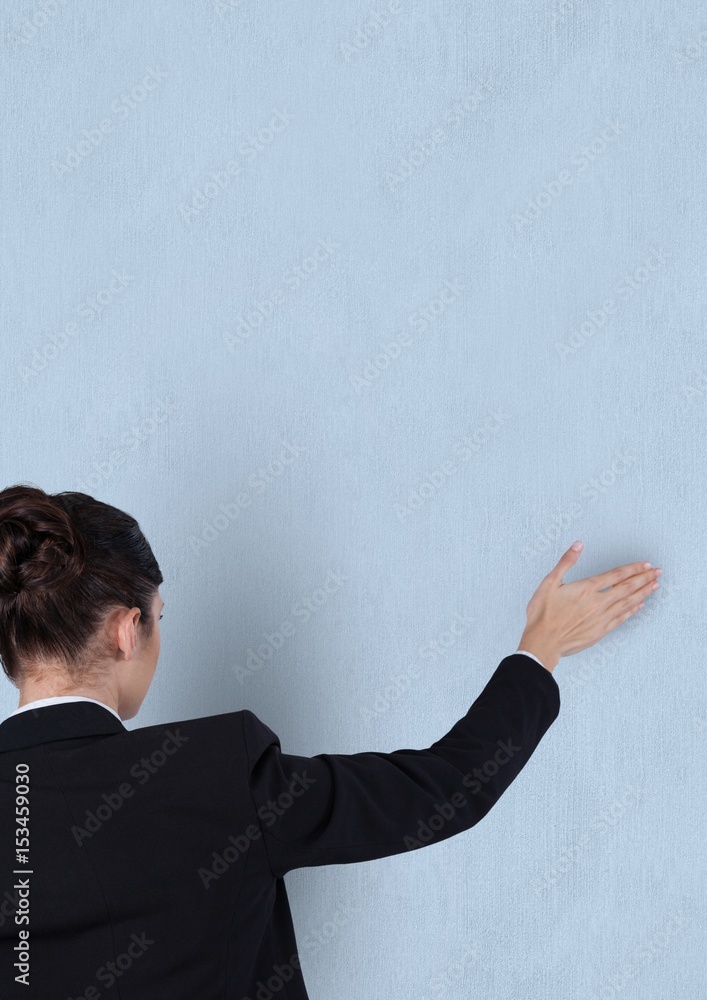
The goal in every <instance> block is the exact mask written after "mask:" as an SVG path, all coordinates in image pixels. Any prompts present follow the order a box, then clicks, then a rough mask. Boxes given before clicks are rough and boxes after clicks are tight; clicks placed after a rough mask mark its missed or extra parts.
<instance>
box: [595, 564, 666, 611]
mask: <svg viewBox="0 0 707 1000" xmlns="http://www.w3.org/2000/svg"><path fill="white" fill-rule="evenodd" d="M657 573H658V570H657V569H649V570H646V571H645V572H644V573H637V574H636V575H635V576H631V577H629V579H628V580H624V582H623V583H617V584H616V586H614V587H611V589H610V590H607V591H606V602H607V603H606V607H607V608H611V607H613V606H614V605H615V604H617V603H618V602H619V601H622V600H628V599H629V598H631V599H633V598H634V597H637V596H639V595H640V596H642V597H648V595H649V594H651V593H653V591H654V590H657V589H658V587H655V586H654V584H656V583H658V580H657Z"/></svg>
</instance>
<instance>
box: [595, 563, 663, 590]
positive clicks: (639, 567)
mask: <svg viewBox="0 0 707 1000" xmlns="http://www.w3.org/2000/svg"><path fill="white" fill-rule="evenodd" d="M650 568H651V565H650V563H645V562H635V563H627V564H626V565H625V566H616V567H615V568H614V569H609V570H607V571H606V573H599V574H598V575H597V576H588V577H586V578H585V582H586V583H591V584H592V586H594V585H596V587H597V589H598V590H603V589H604V588H605V587H615V586H616V584H617V583H622V582H623V581H624V580H628V579H629V578H630V577H632V576H635V575H636V574H637V573H643V572H645V570H647V569H650Z"/></svg>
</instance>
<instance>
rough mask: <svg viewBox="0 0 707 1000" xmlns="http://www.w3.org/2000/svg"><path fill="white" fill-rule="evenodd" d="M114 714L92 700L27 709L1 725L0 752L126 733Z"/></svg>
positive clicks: (10, 717) (0, 723)
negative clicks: (58, 741)
mask: <svg viewBox="0 0 707 1000" xmlns="http://www.w3.org/2000/svg"><path fill="white" fill-rule="evenodd" d="M127 732H128V730H127V729H126V728H125V726H124V725H123V723H122V722H121V721H120V720H119V719H116V717H115V716H114V715H113V713H112V712H109V711H108V709H107V708H103V707H102V706H101V705H96V704H95V703H94V702H92V701H69V702H65V703H64V704H62V705H44V706H42V707H41V708H28V709H27V711H26V712H19V713H18V714H17V715H11V716H9V717H8V718H7V719H5V720H4V721H3V722H0V753H2V752H3V751H5V750H22V749H24V748H25V747H33V746H37V745H38V744H40V743H53V742H54V741H55V740H72V739H76V738H77V737H81V736H113V735H115V734H116V733H127Z"/></svg>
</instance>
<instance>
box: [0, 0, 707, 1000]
mask: <svg viewBox="0 0 707 1000" xmlns="http://www.w3.org/2000/svg"><path fill="white" fill-rule="evenodd" d="M0 27H1V37H2V64H1V66H0V90H1V93H2V95H3V96H2V102H1V103H0V126H1V132H2V143H1V147H0V157H1V158H2V189H1V191H0V276H1V280H2V296H1V298H0V309H1V310H2V322H1V324H0V337H1V338H2V344H1V348H2V370H1V373H0V393H1V396H2V460H1V463H0V470H1V473H2V475H1V477H0V478H1V480H2V485H3V486H4V485H9V484H11V483H15V482H30V483H35V484H37V485H40V486H42V487H43V488H44V489H47V490H49V491H52V492H53V491H59V490H72V489H73V490H83V491H85V492H89V493H92V494H93V495H95V496H97V497H99V498H101V499H103V500H106V501H108V502H110V503H112V504H115V505H117V506H119V507H122V508H124V509H126V510H128V511H130V512H131V513H133V514H134V515H135V516H136V517H137V518H138V520H139V521H140V523H141V525H142V527H143V529H144V531H145V533H146V534H147V536H148V538H149V539H150V541H151V543H152V545H153V547H154V549H155V552H156V554H157V557H158V559H159V561H160V565H161V567H162V569H163V572H164V574H165V578H166V580H165V584H164V585H163V587H162V595H163V597H164V598H165V601H166V608H165V617H164V620H163V622H162V636H163V647H162V656H161V659H160V665H159V667H158V672H157V675H156V677H155V681H154V684H153V687H152V688H151V690H150V693H149V695H148V698H147V700H146V702H145V705H144V707H143V710H142V711H141V713H140V715H139V716H138V718H137V719H135V720H133V721H131V722H130V723H129V726H130V728H132V727H134V726H136V725H150V724H153V723H156V722H160V721H163V720H165V721H166V720H174V719H179V718H186V717H195V716H199V715H209V714H214V713H217V712H221V711H228V710H237V709H239V708H242V707H248V708H250V709H252V710H253V711H255V712H256V713H257V714H258V715H259V716H260V717H261V718H262V719H263V720H264V721H265V722H267V724H268V725H269V726H271V728H272V729H274V730H275V732H276V733H277V734H278V735H279V736H280V738H281V741H282V745H283V748H284V749H286V750H288V751H290V752H295V753H306V754H314V753H318V752H322V751H329V752H342V753H350V752H355V751H359V750H393V749H396V748H400V747H425V746H428V745H429V744H430V743H431V742H433V741H434V740H435V739H437V738H439V737H440V736H441V735H443V733H445V732H446V731H447V730H448V729H449V728H450V727H451V725H452V724H453V723H454V722H455V721H456V720H457V718H459V717H460V716H461V715H462V714H464V712H465V711H466V709H467V707H468V705H469V704H470V702H471V701H472V700H473V699H474V698H475V697H476V695H477V694H478V693H479V691H480V690H481V688H482V686H483V685H484V683H485V682H486V680H487V679H488V677H489V676H490V674H491V673H492V671H493V670H494V668H495V667H496V665H497V664H498V662H499V660H500V659H501V658H502V657H503V656H505V655H506V654H507V653H508V652H511V651H513V650H514V649H515V648H516V646H517V644H518V640H519V638H520V635H521V632H522V628H523V625H524V622H525V615H524V610H525V605H526V603H527V601H528V599H529V597H530V595H531V593H532V592H533V590H534V589H535V587H536V586H537V584H538V583H539V581H540V579H541V577H542V576H544V574H545V573H546V572H547V571H548V570H549V569H550V568H551V566H553V565H554V563H555V562H556V560H557V558H559V555H560V554H561V553H562V552H563V551H564V549H565V548H567V546H568V545H569V544H570V543H571V542H572V541H573V540H574V539H575V538H581V539H582V540H583V541H584V543H585V549H584V553H583V555H582V557H581V559H580V561H579V563H578V566H577V569H576V570H575V571H573V574H572V576H571V577H569V578H568V579H574V578H577V577H579V576H586V575H589V574H591V573H598V572H600V571H602V570H605V569H609V568H610V567H612V566H614V565H618V564H621V563H625V562H631V561H634V560H638V559H647V560H650V561H652V562H653V563H654V565H658V566H661V567H662V568H663V577H662V586H661V589H660V591H659V592H658V593H657V594H656V595H655V596H653V597H652V598H651V599H650V600H649V601H648V602H647V604H646V608H645V609H644V611H643V612H642V613H640V614H639V615H637V616H636V617H635V618H634V619H632V620H631V621H630V622H629V623H628V624H627V625H625V626H623V627H622V629H620V630H618V631H616V632H614V633H613V638H611V637H607V638H606V639H605V640H604V641H603V642H602V643H600V644H599V645H597V646H596V647H594V648H593V649H591V650H587V651H585V652H584V653H581V654H579V655H577V656H574V657H571V658H567V659H565V660H563V661H562V662H561V664H560V665H559V667H558V669H557V671H556V674H555V676H556V678H557V680H558V683H559V685H560V689H561V697H562V708H561V711H560V716H559V718H558V719H557V721H556V722H555V724H554V725H553V726H552V728H551V729H550V731H549V732H548V734H547V736H546V737H545V739H544V740H543V742H542V744H541V745H540V747H539V748H538V750H537V752H536V754H535V755H534V757H533V759H532V760H531V761H530V763H529V764H528V766H527V768H526V769H525V771H524V772H523V774H522V775H521V776H520V777H519V779H518V780H517V782H516V783H515V784H514V785H513V786H512V788H511V789H509V791H508V792H507V793H506V795H505V796H504V797H503V799H502V800H501V801H500V802H499V803H498V805H497V806H496V807H495V808H494V809H493V811H492V813H491V814H490V815H489V816H488V817H487V818H486V819H485V820H484V821H483V822H482V823H481V824H480V825H479V826H478V827H476V828H474V829H473V830H471V831H468V832H467V833H466V834H464V835H461V836H460V837H456V838H452V839H451V840H448V841H446V842H444V843H443V844H438V845H435V846H434V847H431V848H429V849H427V850H422V851H418V852H415V853H414V854H411V855H404V856H398V857H395V858H391V859H382V860H380V861H376V862H370V863H367V864H362V865H351V866H339V867H329V868H323V869H316V870H299V871H296V872H293V873H291V874H290V875H288V877H287V884H288V887H289V891H290V896H291V902H292V907H293V912H294V917H295V922H296V926H297V928H298V933H299V938H300V944H301V954H302V964H303V968H304V972H305V977H306V980H307V983H308V986H309V988H310V991H311V995H312V997H313V998H315V997H316V998H322V1000H324V998H330V997H334V996H336V997H339V998H342V1000H343V998H349V997H350V998H352V1000H353V998H359V997H376V998H381V1000H383V998H391V997H393V998H396V1000H408V998H412V997H419V998H425V997H428V998H431V997H437V998H441V997H449V998H451V997H462V996H463V997H481V998H484V1000H516V998H518V997H524V998H528V1000H573V998H584V997H586V998H604V997H614V996H621V997H641V998H642V1000H648V998H650V1000H663V998H665V997H675V998H677V1000H692V998H698V997H700V998H702V997H704V982H705V978H706V973H707V968H706V960H705V952H704V932H705V918H706V917H707V914H706V912H705V909H706V907H705V888H706V884H705V883H706V879H705V874H706V868H707V860H706V851H705V846H706V843H707V841H706V838H707V823H706V821H705V781H704V771H705V764H706V763H707V761H706V759H705V757H706V754H705V735H706V734H707V694H706V693H705V682H704V676H705V674H704V655H705V654H704V648H705V639H704V634H703V632H704V628H703V616H704V607H705V601H704V597H705V589H706V588H705V572H704V558H705V547H706V546H705V537H704V530H703V529H704V523H705V514H706V510H705V501H704V493H705V458H706V455H705V433H704V429H705V417H706V415H707V399H706V395H707V393H706V390H707V360H706V359H705V341H704V338H705V324H704V315H705V305H706V301H705V291H704V289H705V274H706V263H705V254H704V246H705V241H704V227H705V211H706V210H707V196H706V193H707V184H705V156H706V153H707V138H706V130H705V124H706V122H705V118H706V115H705V85H706V84H707V18H706V16H705V8H704V5H703V4H700V3H697V2H695V0H687V2H685V0H683V2H681V3H678V2H676V0H662V2H661V0H644V2H643V3H641V4H632V3H622V2H619V0H547V2H536V3H531V2H529V0H502V2H500V3H497V4H482V3H477V4H467V3H462V2H460V0H456V2H452V0H446V2H445V0H441V2H440V3H437V4H435V3H431V2H422V0H419V2H415V0H399V2H396V0H391V2H390V3H387V0H385V2H384V0H381V2H380V3H378V4H376V5H374V6H369V5H368V3H364V2H361V0H352V2H349V3H347V4H334V3H321V2H319V3H317V2H305V0H302V2H287V0H269V2H266V0H240V2H237V0H233V2H231V0H221V2H219V0H203V2H198V3H195V2H186V0H174V2H164V0H119V2H117V3H107V2H105V0H91V2H89V0H63V2H61V0H7V2H5V3H3V5H2V10H1V12H0ZM456 615H462V616H465V621H466V625H465V628H464V629H463V630H461V634H460V635H458V636H457V637H456V638H455V641H454V642H453V643H452V644H451V645H448V646H446V647H445V646H442V645H441V644H440V643H441V642H444V637H443V633H445V631H446V630H447V629H448V628H449V626H450V624H451V623H452V621H453V620H454V618H455V616H456ZM284 623H289V625H287V624H284ZM285 633H287V634H285ZM430 643H438V645H437V646H432V647H431V646H429V644H430ZM435 649H436V650H437V652H436V653H431V652H430V650H435ZM396 678H398V679H397V681H396ZM16 703H17V696H16V693H15V692H14V690H13V689H12V688H11V686H10V685H9V684H5V685H4V687H2V690H1V693H0V710H1V711H2V714H3V715H4V714H6V713H7V712H9V711H11V710H12V709H13V708H14V707H16ZM224 794H228V789H226V788H224Z"/></svg>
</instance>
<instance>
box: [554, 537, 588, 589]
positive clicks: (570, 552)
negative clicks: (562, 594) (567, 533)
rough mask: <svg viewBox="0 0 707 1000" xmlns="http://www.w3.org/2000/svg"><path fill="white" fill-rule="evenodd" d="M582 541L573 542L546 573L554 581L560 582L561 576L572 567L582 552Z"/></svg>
mask: <svg viewBox="0 0 707 1000" xmlns="http://www.w3.org/2000/svg"><path fill="white" fill-rule="evenodd" d="M583 548H584V542H573V543H572V545H570V547H569V548H568V549H567V551H566V552H565V554H564V555H563V556H562V558H561V559H560V561H559V562H558V563H557V565H556V566H555V568H554V569H553V570H551V571H550V572H549V573H548V576H549V577H550V578H551V579H552V581H553V582H554V583H562V577H563V576H564V575H565V573H567V572H569V570H571V569H572V567H573V566H574V564H575V563H576V562H577V560H578V559H579V557H580V556H581V554H582V549H583Z"/></svg>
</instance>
